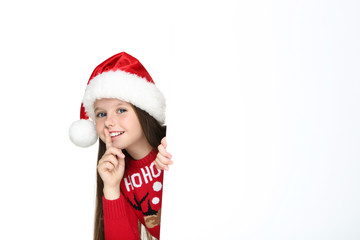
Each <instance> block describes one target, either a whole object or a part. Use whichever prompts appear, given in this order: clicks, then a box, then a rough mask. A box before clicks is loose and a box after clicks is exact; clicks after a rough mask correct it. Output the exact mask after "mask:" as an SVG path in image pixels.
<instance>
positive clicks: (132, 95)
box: [82, 70, 166, 124]
mask: <svg viewBox="0 0 360 240" xmlns="http://www.w3.org/2000/svg"><path fill="white" fill-rule="evenodd" d="M101 98H117V99H120V100H122V101H125V102H129V103H131V104H133V105H135V106H137V107H138V108H141V109H142V110H144V111H146V112H148V113H149V114H150V115H151V116H153V117H154V118H155V119H156V120H158V122H160V123H161V124H163V123H165V108H166V103H165V97H164V95H163V94H162V92H161V91H160V90H159V89H158V88H157V87H156V86H155V84H153V83H150V82H148V81H147V80H146V79H145V78H142V77H139V76H138V75H136V74H131V73H127V72H124V71H120V70H118V71H115V72H114V71H109V72H103V73H101V74H99V75H97V76H96V77H94V78H93V79H91V81H90V83H89V85H88V86H87V87H86V90H85V95H84V98H83V100H82V102H83V104H84V107H85V111H86V114H87V115H88V116H89V117H90V118H92V119H93V120H94V121H95V112H94V102H95V101H96V100H97V99H101Z"/></svg>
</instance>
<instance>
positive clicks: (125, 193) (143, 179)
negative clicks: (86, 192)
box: [103, 149, 164, 240]
mask: <svg viewBox="0 0 360 240" xmlns="http://www.w3.org/2000/svg"><path fill="white" fill-rule="evenodd" d="M157 153H158V150H157V149H153V150H152V151H151V152H150V153H149V154H148V155H147V156H146V157H144V158H142V159H140V160H134V159H132V158H127V159H126V169H125V173H124V177H123V179H122V181H121V183H120V190H121V191H120V192H121V193H120V197H119V198H118V199H115V200H108V199H106V198H105V197H104V196H103V213H104V231H105V239H106V240H121V239H126V240H132V239H134V240H135V239H136V240H138V239H139V230H138V220H140V222H141V223H142V224H143V225H144V226H145V227H146V229H147V230H148V231H149V232H150V234H151V235H152V236H154V237H156V238H157V239H159V238H160V236H159V235H160V217H161V203H162V186H163V175H164V174H163V171H162V170H158V169H157V168H156V167H155V164H154V163H153V162H154V160H155V158H156V155H157Z"/></svg>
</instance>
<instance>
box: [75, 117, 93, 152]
mask: <svg viewBox="0 0 360 240" xmlns="http://www.w3.org/2000/svg"><path fill="white" fill-rule="evenodd" d="M69 137H70V140H71V141H72V142H73V143H74V144H75V145H76V146H79V147H83V148H86V147H90V146H91V145H93V144H94V143H96V140H97V139H98V135H97V133H96V129H95V124H94V123H93V122H92V121H90V120H85V119H80V120H78V121H75V122H74V123H73V124H71V126H70V129H69Z"/></svg>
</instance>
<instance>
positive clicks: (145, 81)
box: [69, 52, 172, 240]
mask: <svg viewBox="0 0 360 240" xmlns="http://www.w3.org/2000/svg"><path fill="white" fill-rule="evenodd" d="M89 117H90V118H91V119H93V121H95V123H94V122H93V121H90V120H89ZM164 122H165V98H164V96H163V94H162V93H161V92H160V91H159V89H158V88H157V87H156V86H155V83H154V81H153V80H152V78H151V76H150V75H149V73H148V72H147V71H146V69H145V68H144V66H143V65H142V64H141V63H140V62H139V61H138V60H137V59H136V58H134V57H132V56H130V55H129V54H127V53H125V52H122V53H119V54H116V55H114V56H112V57H111V58H109V59H107V60H105V61H104V62H103V63H101V64H100V65H99V66H97V67H96V68H95V70H94V71H93V73H92V75H91V76H90V79H89V81H88V85H87V88H86V91H85V95H84V98H83V101H82V104H81V109H80V120H79V121H76V122H74V123H73V124H72V125H71V127H70V131H69V134H70V139H71V140H72V142H73V143H74V144H76V145H77V146H80V147H88V146H91V145H93V144H94V143H95V142H96V141H97V139H99V152H98V162H97V193H96V199H97V201H96V211H95V229H94V239H95V240H100V239H106V240H113V239H114V240H119V239H129V240H131V239H137V240H138V239H139V236H140V235H141V229H142V228H143V227H141V226H142V225H143V226H145V229H146V232H147V236H148V239H151V236H153V237H155V238H157V239H159V237H160V236H159V234H160V216H161V202H162V186H163V170H168V169H169V168H168V165H170V164H172V160H171V158H172V156H171V154H170V153H168V152H167V151H166V146H167V143H166V138H165V134H166V126H165V125H164Z"/></svg>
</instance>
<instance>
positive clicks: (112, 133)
mask: <svg viewBox="0 0 360 240" xmlns="http://www.w3.org/2000/svg"><path fill="white" fill-rule="evenodd" d="M123 133H124V131H122V132H111V133H110V137H112V138H114V137H117V136H119V135H122V134H123Z"/></svg>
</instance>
